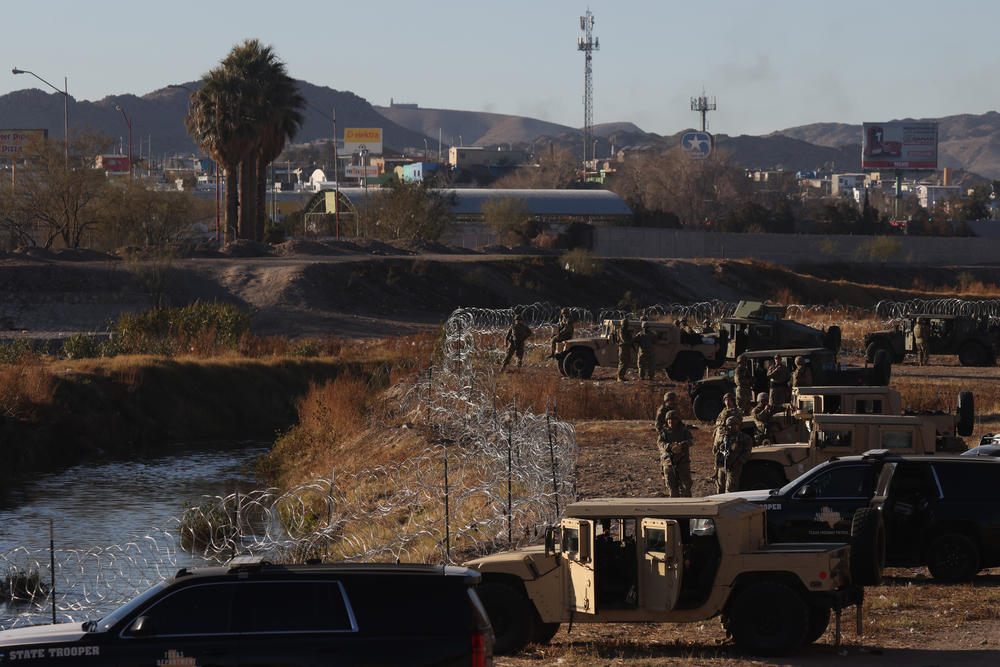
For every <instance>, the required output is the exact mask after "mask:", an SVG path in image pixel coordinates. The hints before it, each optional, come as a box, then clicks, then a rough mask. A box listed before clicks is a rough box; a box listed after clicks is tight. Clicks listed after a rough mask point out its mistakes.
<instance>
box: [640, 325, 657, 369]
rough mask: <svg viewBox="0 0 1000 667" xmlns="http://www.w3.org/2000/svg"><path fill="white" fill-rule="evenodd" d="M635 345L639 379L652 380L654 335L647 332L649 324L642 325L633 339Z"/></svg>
mask: <svg viewBox="0 0 1000 667" xmlns="http://www.w3.org/2000/svg"><path fill="white" fill-rule="evenodd" d="M635 343H636V345H637V346H638V348H639V360H638V361H639V364H638V365H639V379H640V380H652V379H653V377H654V375H655V374H656V367H655V365H654V361H655V349H656V334H654V333H653V332H652V331H650V330H649V324H647V323H646V322H643V323H642V327H640V329H639V335H638V336H636V337H635Z"/></svg>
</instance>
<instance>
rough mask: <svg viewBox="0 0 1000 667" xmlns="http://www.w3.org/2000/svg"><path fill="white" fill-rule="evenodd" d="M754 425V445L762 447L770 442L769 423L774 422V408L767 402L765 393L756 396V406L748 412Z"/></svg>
mask: <svg viewBox="0 0 1000 667" xmlns="http://www.w3.org/2000/svg"><path fill="white" fill-rule="evenodd" d="M750 416H751V417H753V422H754V425H755V426H756V427H757V438H756V442H755V444H757V445H763V444H766V443H768V442H772V437H773V436H772V434H771V423H772V421H773V420H774V408H773V407H772V406H771V403H770V402H769V401H768V400H767V392H764V391H762V392H760V393H759V394H757V405H756V406H754V409H753V410H752V411H751V412H750Z"/></svg>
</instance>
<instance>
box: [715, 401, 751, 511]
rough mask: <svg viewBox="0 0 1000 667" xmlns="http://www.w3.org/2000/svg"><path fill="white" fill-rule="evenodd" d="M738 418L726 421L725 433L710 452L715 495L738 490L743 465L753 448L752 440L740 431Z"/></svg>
mask: <svg viewBox="0 0 1000 667" xmlns="http://www.w3.org/2000/svg"><path fill="white" fill-rule="evenodd" d="M740 424H741V421H740V419H739V418H738V417H730V418H729V419H727V420H726V432H725V435H723V437H722V440H720V441H719V442H718V444H716V445H715V446H714V447H713V448H712V451H713V452H714V453H715V488H716V492H717V493H729V492H730V491H739V490H740V474H741V473H742V472H743V464H744V463H745V462H746V460H747V457H748V456H749V455H750V450H751V449H752V448H753V440H752V439H751V438H750V436H749V435H747V434H746V433H743V432H741V431H740Z"/></svg>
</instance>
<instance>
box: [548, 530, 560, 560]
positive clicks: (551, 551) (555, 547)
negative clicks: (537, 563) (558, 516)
mask: <svg viewBox="0 0 1000 667" xmlns="http://www.w3.org/2000/svg"><path fill="white" fill-rule="evenodd" d="M558 528H559V527H558V526H546V527H545V555H546V556H558V555H559V554H560V553H561V551H562V550H561V549H560V548H559V540H558V539H556V530H558Z"/></svg>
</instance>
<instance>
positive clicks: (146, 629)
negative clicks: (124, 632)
mask: <svg viewBox="0 0 1000 667" xmlns="http://www.w3.org/2000/svg"><path fill="white" fill-rule="evenodd" d="M155 630H156V628H154V627H153V619H151V618H150V617H149V616H146V615H142V616H140V617H139V618H137V619H135V620H134V621H133V622H132V625H130V626H129V627H128V633H129V634H130V635H135V636H138V637H142V636H146V635H151V634H153V633H154V631H155Z"/></svg>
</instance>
